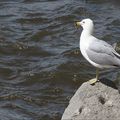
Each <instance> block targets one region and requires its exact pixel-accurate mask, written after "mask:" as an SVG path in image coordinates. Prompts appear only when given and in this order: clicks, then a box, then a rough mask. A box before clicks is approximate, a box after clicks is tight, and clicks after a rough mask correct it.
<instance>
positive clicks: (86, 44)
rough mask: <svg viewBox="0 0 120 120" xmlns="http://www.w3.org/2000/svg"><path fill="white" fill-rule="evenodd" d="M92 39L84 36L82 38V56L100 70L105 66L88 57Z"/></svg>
mask: <svg viewBox="0 0 120 120" xmlns="http://www.w3.org/2000/svg"><path fill="white" fill-rule="evenodd" d="M91 42H92V41H91V37H90V36H89V37H86V36H84V37H83V36H82V37H80V51H81V53H82V55H83V56H84V58H85V59H86V60H87V61H88V62H89V63H91V64H92V65H93V66H95V67H98V68H103V66H101V65H99V64H97V63H95V62H93V61H91V60H90V59H89V57H88V55H87V52H86V50H87V49H88V47H89V45H90V44H91Z"/></svg>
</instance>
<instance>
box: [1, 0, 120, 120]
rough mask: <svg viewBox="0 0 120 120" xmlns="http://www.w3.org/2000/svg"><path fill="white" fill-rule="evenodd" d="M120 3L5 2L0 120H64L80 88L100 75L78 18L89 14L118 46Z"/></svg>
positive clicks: (86, 0)
mask: <svg viewBox="0 0 120 120" xmlns="http://www.w3.org/2000/svg"><path fill="white" fill-rule="evenodd" d="M116 1H117V0H116ZM116 1H114V2H113V1H112V0H111V1H110V0H108V1H107V0H97V1H96V0H0V120H60V118H61V115H62V113H63V111H64V109H65V107H66V106H67V105H68V102H69V99H70V98H71V96H72V95H73V94H74V92H75V90H76V89H77V88H78V87H79V86H80V85H81V84H82V83H83V82H84V81H87V80H88V79H90V78H93V77H94V76H95V68H93V67H92V66H91V65H89V64H88V63H87V62H86V60H84V58H83V57H82V55H81V54H80V52H79V35H80V32H81V29H78V30H77V29H76V28H75V27H74V21H75V20H80V19H83V18H88V17H90V18H91V19H93V20H94V22H95V27H96V31H95V34H96V35H97V36H98V37H99V38H101V39H104V40H106V41H107V42H109V43H114V42H117V43H118V44H119V43H120V4H119V3H118V2H116ZM109 74H113V73H112V72H110V73H109Z"/></svg>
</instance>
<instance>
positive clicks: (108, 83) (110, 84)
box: [100, 78, 118, 89]
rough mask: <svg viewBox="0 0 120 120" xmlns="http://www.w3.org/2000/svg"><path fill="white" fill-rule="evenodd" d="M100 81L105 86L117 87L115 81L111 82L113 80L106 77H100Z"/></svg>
mask: <svg viewBox="0 0 120 120" xmlns="http://www.w3.org/2000/svg"><path fill="white" fill-rule="evenodd" d="M100 82H101V83H103V84H105V85H107V86H109V87H111V88H113V89H118V87H117V86H116V84H115V82H113V81H111V80H109V79H107V78H101V79H100Z"/></svg>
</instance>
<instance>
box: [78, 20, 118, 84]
mask: <svg viewBox="0 0 120 120" xmlns="http://www.w3.org/2000/svg"><path fill="white" fill-rule="evenodd" d="M76 26H77V27H78V26H82V28H83V30H82V33H81V35H80V51H81V53H82V55H83V56H84V58H85V59H86V60H87V61H88V62H89V63H91V64H92V65H93V66H94V67H96V68H97V69H96V78H94V79H91V80H90V84H95V83H96V82H97V81H99V80H98V77H99V69H103V68H118V67H120V54H118V53H117V52H116V51H115V49H114V48H113V47H112V46H111V45H110V44H108V43H107V42H105V41H103V40H100V39H98V38H96V37H94V36H93V31H94V23H93V21H92V20H91V19H89V18H87V19H83V20H82V21H78V22H76Z"/></svg>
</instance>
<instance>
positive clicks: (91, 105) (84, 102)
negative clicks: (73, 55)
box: [62, 82, 120, 120]
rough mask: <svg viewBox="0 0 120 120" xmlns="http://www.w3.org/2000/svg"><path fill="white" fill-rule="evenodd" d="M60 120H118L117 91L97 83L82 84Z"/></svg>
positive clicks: (119, 102)
mask: <svg viewBox="0 0 120 120" xmlns="http://www.w3.org/2000/svg"><path fill="white" fill-rule="evenodd" d="M62 120H120V94H119V92H118V90H117V89H114V88H113V87H110V86H108V85H105V84H103V83H101V82H97V83H96V84H95V85H93V86H92V85H90V83H89V82H85V83H83V84H82V85H81V86H80V88H79V89H78V90H77V92H76V93H75V95H74V96H73V97H72V99H71V100H70V102H69V105H68V107H67V108H66V109H65V112H64V114H63V116H62Z"/></svg>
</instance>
